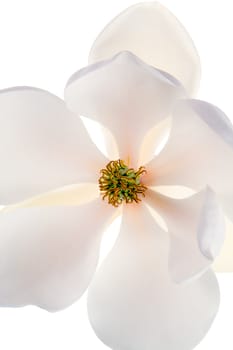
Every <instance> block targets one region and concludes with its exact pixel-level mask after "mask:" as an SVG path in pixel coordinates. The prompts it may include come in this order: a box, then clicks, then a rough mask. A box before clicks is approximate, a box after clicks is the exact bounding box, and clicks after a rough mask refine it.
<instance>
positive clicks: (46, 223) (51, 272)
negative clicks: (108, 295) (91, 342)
mask: <svg viewBox="0 0 233 350" xmlns="http://www.w3.org/2000/svg"><path fill="white" fill-rule="evenodd" d="M113 213H114V209H113V207H111V206H109V205H106V204H105V203H104V202H102V201H101V200H100V199H98V200H95V201H92V202H90V203H88V204H86V205H83V206H78V207H37V208H27V209H17V210H15V211H12V212H7V213H1V216H0V232H1V237H0V262H1V263H0V305H1V306H11V307H17V306H24V305H28V304H35V305H37V306H39V307H41V308H44V309H47V310H48V311H57V310H60V309H63V308H65V307H67V306H69V305H70V304H72V303H73V302H74V301H76V300H77V299H78V298H79V297H80V296H81V295H82V294H83V293H84V291H85V290H86V288H87V287H88V285H89V283H90V280H91V279H92V277H93V274H94V272H95V269H96V265H97V262H98V255H99V248H100V241H101V236H102V232H103V229H104V227H105V225H106V223H107V222H108V220H109V219H110V218H111V216H112V214H113Z"/></svg>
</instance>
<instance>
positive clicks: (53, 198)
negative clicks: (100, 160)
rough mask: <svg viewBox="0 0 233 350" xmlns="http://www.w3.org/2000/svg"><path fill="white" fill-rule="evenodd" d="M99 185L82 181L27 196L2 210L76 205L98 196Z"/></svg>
mask: <svg viewBox="0 0 233 350" xmlns="http://www.w3.org/2000/svg"><path fill="white" fill-rule="evenodd" d="M99 195H100V191H99V186H98V185H97V184H93V183H82V184H77V185H70V186H65V187H60V188H58V189H56V190H54V191H50V192H46V193H43V194H41V195H38V196H35V197H31V198H28V199H26V200H24V201H22V202H18V203H16V204H11V205H6V206H4V208H3V209H2V210H4V211H12V210H15V209H17V208H30V207H43V206H44V207H50V206H76V205H80V204H85V203H88V202H90V201H92V200H94V199H96V198H99Z"/></svg>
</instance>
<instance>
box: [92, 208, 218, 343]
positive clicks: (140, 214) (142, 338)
mask: <svg viewBox="0 0 233 350" xmlns="http://www.w3.org/2000/svg"><path fill="white" fill-rule="evenodd" d="M168 249H169V238H168V235H167V234H166V232H163V231H162V230H161V229H160V228H159V227H158V226H157V224H156V223H155V221H154V219H153V218H152V217H151V215H150V214H149V212H148V210H147V209H146V208H145V207H144V206H138V207H137V208H136V209H135V207H134V206H133V205H131V206H129V207H127V208H126V210H124V214H123V222H122V227H121V232H120V236H119V238H118V240H117V242H116V245H115V246H114V247H113V250H112V251H111V252H110V254H109V256H108V257H107V258H106V260H105V261H104V263H103V264H102V266H101V267H100V269H99V271H98V272H97V274H96V276H95V278H94V280H93V282H92V283H91V286H90V288H89V295H88V312H89V319H90V322H91V324H92V326H93V328H94V330H95V332H96V334H97V335H98V337H99V338H100V339H101V340H102V341H103V342H104V343H105V344H106V345H108V346H109V347H110V348H112V349H114V350H142V349H147V350H154V349H163V350H190V349H192V348H193V347H194V346H196V345H197V344H198V343H199V342H200V341H201V339H202V338H203V337H204V335H205V333H206V332H207V331H208V329H209V327H210V326H211V324H212V321H213V319H214V317H215V315H216V313H217V310H218V306H219V288H218V283H217V280H216V278H215V276H214V274H213V272H212V271H210V270H209V271H207V272H206V273H205V274H203V275H202V276H201V277H200V278H197V279H195V280H192V281H189V282H187V283H185V284H182V285H180V284H179V285H177V284H175V283H173V282H172V280H171V278H170V275H169V273H168V267H167V260H168Z"/></svg>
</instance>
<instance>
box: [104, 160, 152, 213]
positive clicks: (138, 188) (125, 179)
mask: <svg viewBox="0 0 233 350" xmlns="http://www.w3.org/2000/svg"><path fill="white" fill-rule="evenodd" d="M100 173H101V177H100V178H99V187H100V192H101V194H102V195H103V200H104V199H105V198H108V203H109V204H112V205H113V206H114V207H118V206H119V205H120V204H122V202H126V203H133V202H136V203H138V202H140V201H141V199H140V198H139V197H138V196H139V195H142V196H143V197H145V191H146V190H147V187H146V186H144V185H143V184H142V183H141V176H142V175H143V174H145V173H146V169H145V168H144V167H143V166H141V167H140V168H139V169H138V170H137V171H135V170H134V169H133V168H128V166H127V165H125V163H124V162H123V160H121V159H119V160H113V161H111V162H109V163H108V164H107V165H106V168H105V169H101V170H100Z"/></svg>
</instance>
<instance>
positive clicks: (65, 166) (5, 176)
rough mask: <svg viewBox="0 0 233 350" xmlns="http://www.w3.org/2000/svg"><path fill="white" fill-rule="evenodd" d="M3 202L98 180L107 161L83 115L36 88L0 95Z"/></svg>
mask: <svg viewBox="0 0 233 350" xmlns="http://www.w3.org/2000/svg"><path fill="white" fill-rule="evenodd" d="M0 163H1V171H0V204H9V203H12V202H17V201H21V200H24V199H25V198H28V197H31V196H34V195H37V194H40V193H43V192H47V191H49V190H51V189H55V188H58V187H61V186H65V185H71V184H73V183H79V182H95V181H96V180H97V179H98V175H99V174H98V173H99V169H101V168H102V167H103V165H105V163H106V158H105V157H104V156H102V154H101V153H100V152H99V151H98V150H97V149H96V147H95V145H94V144H93V143H92V142H91V140H90V139H89V137H88V135H87V133H86V130H85V128H84V126H83V124H82V122H81V120H80V119H79V117H77V116H75V115H74V114H72V113H71V112H70V111H68V109H67V108H66V105H65V103H64V101H62V100H61V99H59V98H58V97H56V96H54V95H52V94H50V93H48V92H46V91H43V90H39V89H35V88H23V87H21V88H20V87H19V88H12V89H8V90H3V91H0Z"/></svg>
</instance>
